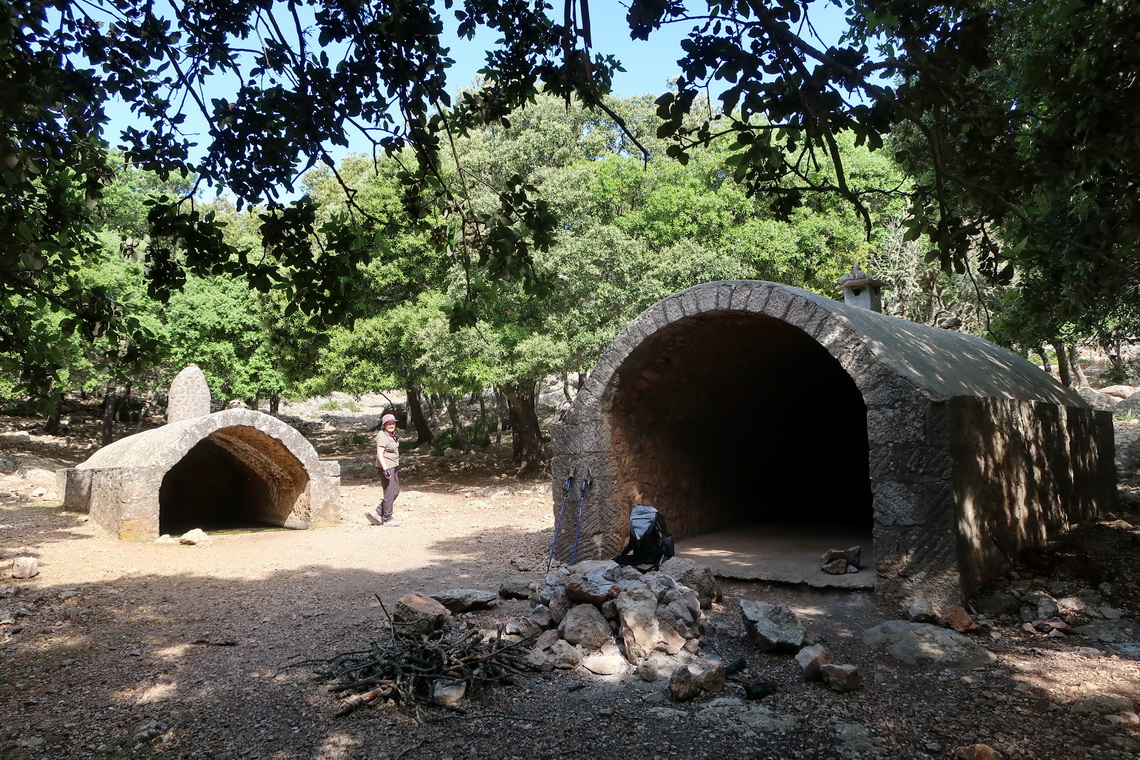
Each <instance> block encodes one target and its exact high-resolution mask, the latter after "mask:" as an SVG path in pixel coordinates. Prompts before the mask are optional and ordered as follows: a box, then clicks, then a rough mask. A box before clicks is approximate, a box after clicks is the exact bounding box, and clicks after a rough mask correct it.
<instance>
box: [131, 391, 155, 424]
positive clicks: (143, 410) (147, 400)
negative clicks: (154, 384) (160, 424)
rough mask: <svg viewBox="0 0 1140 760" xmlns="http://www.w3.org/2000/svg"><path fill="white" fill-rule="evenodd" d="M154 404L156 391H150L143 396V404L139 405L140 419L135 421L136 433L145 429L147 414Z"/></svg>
mask: <svg viewBox="0 0 1140 760" xmlns="http://www.w3.org/2000/svg"><path fill="white" fill-rule="evenodd" d="M153 405H154V391H148V392H147V394H146V395H145V396H143V397H142V406H141V407H139V417H138V420H136V421H135V432H136V433H137V432H139V431H140V430H142V429H143V425H145V424H146V418H147V415H148V414H150V410H151V407H152V406H153Z"/></svg>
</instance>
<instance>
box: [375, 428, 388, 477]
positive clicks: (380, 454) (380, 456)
mask: <svg viewBox="0 0 1140 760" xmlns="http://www.w3.org/2000/svg"><path fill="white" fill-rule="evenodd" d="M382 440H383V436H382V435H381V436H377V437H376V466H377V467H379V468H380V469H381V470H382V471H384V472H387V471H388V462H387V461H386V460H385V459H384V444H383V443H381V441H382Z"/></svg>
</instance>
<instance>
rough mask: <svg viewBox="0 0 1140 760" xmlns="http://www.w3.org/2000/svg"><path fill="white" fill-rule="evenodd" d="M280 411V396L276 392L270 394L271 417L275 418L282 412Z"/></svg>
mask: <svg viewBox="0 0 1140 760" xmlns="http://www.w3.org/2000/svg"><path fill="white" fill-rule="evenodd" d="M280 409H281V397H280V396H278V395H277V393H276V392H273V393H270V394H269V413H270V414H271V415H273V416H274V417H276V416H277V412H278V411H280Z"/></svg>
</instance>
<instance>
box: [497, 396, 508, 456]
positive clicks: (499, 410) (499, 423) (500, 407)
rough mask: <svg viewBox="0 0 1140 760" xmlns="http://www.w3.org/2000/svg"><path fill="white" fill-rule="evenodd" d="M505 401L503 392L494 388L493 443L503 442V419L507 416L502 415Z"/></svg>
mask: <svg viewBox="0 0 1140 760" xmlns="http://www.w3.org/2000/svg"><path fill="white" fill-rule="evenodd" d="M505 401H506V399H505V398H504V397H503V392H502V391H501V390H499V388H498V386H496V387H495V443H502V442H503V430H504V429H505V423H504V422H503V418H504V417H506V416H507V415H505V414H503V404H504V402H505Z"/></svg>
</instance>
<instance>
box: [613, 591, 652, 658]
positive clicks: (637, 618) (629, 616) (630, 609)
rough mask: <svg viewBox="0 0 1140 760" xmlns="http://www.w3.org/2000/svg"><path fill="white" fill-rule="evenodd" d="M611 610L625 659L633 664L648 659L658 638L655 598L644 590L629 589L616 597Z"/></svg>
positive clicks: (650, 592)
mask: <svg viewBox="0 0 1140 760" xmlns="http://www.w3.org/2000/svg"><path fill="white" fill-rule="evenodd" d="M615 606H616V607H617V613H618V625H619V629H618V630H619V635H620V637H621V641H622V645H623V646H624V647H625V656H626V659H628V660H629V661H630V662H631V663H634V664H637V663H639V662H641V661H642V660H644V659H645V658H646V657H648V656H649V653H650V652H652V651H653V649H654V647H656V646H657V642H658V640H659V638H660V628H659V626H658V623H657V597H656V596H655V595H654V594H653V592H652V591H650V590H649V589H648V588H644V587H642V588H632V589H630V590H628V591H624V592H622V593H621V594H620V595H618V597H617V599H616V600H615Z"/></svg>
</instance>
